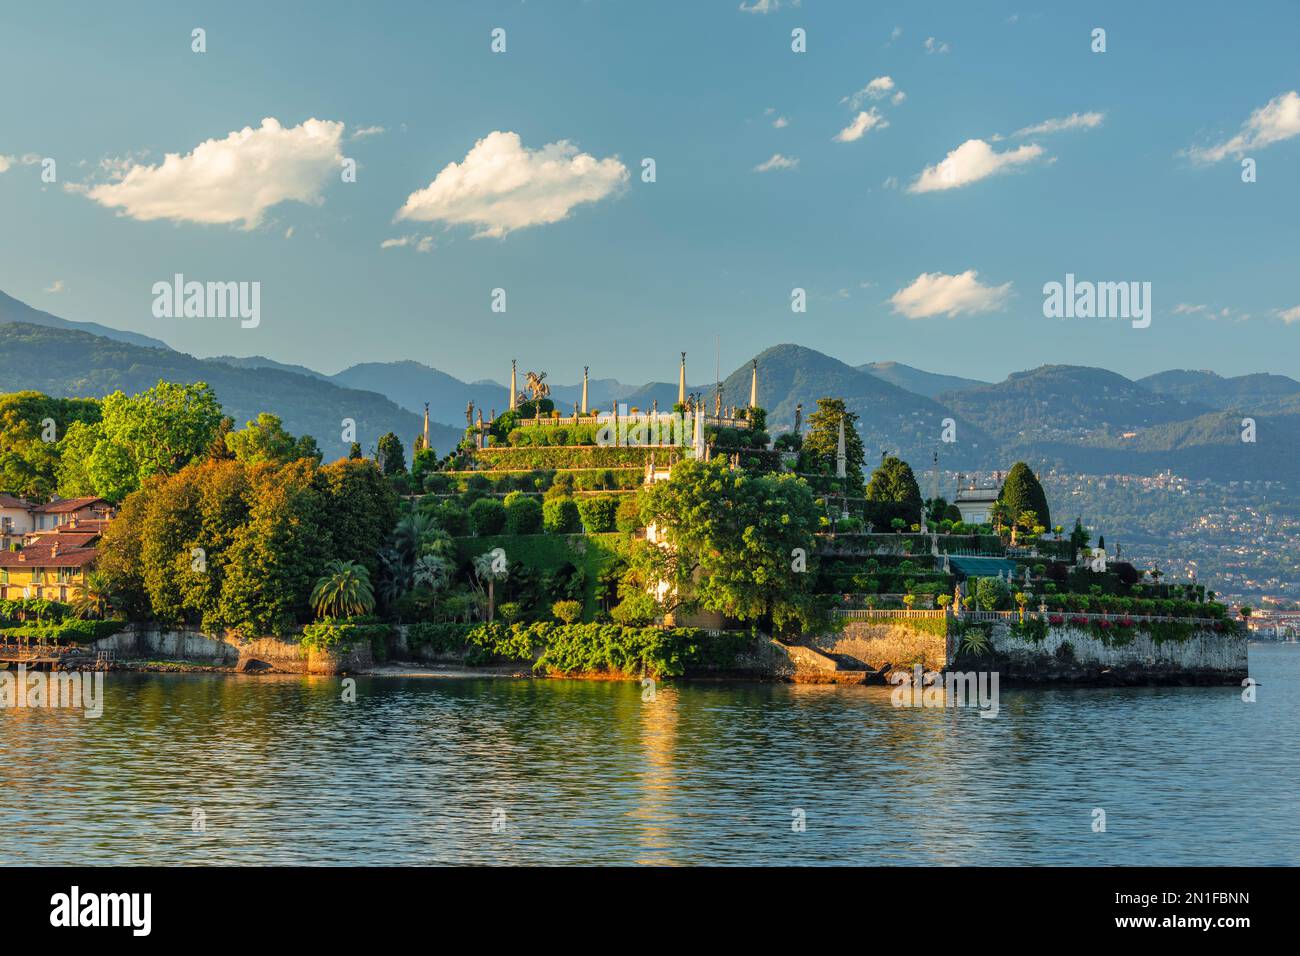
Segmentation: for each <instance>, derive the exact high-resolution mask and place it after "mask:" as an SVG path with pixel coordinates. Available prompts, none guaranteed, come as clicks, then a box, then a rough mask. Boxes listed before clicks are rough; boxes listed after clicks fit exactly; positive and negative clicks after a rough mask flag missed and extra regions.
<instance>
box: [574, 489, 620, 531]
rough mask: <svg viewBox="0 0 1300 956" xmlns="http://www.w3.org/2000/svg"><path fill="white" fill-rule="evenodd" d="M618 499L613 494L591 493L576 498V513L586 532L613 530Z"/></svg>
mask: <svg viewBox="0 0 1300 956" xmlns="http://www.w3.org/2000/svg"><path fill="white" fill-rule="evenodd" d="M618 504H619V503H618V499H617V498H615V497H614V496H613V495H592V496H590V497H587V498H579V499H578V515H579V516H580V517H581V518H582V526H583V527H584V528H586V529H587V533H588V534H603V533H605V532H607V531H613V530H614V520H615V515H616V514H617V513H618Z"/></svg>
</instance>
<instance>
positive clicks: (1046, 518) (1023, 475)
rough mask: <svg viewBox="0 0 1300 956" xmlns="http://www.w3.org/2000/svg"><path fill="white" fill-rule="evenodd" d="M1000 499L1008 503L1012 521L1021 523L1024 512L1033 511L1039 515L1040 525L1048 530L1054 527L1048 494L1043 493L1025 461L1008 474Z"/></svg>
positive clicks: (1014, 466)
mask: <svg viewBox="0 0 1300 956" xmlns="http://www.w3.org/2000/svg"><path fill="white" fill-rule="evenodd" d="M998 497H999V500H1001V501H1003V502H1005V503H1006V505H1007V510H1008V511H1009V512H1010V516H1011V520H1012V521H1019V520H1020V515H1021V514H1022V513H1023V512H1025V511H1032V512H1034V513H1035V514H1037V515H1038V523H1039V524H1041V525H1043V526H1044V527H1046V528H1050V527H1051V526H1052V516H1051V513H1050V512H1049V511H1048V508H1047V494H1046V493H1045V492H1044V491H1043V486H1042V485H1040V484H1039V483H1038V479H1037V478H1035V477H1034V473H1033V472H1032V471H1030V470H1029V466H1028V465H1026V464H1025V463H1024V462H1023V461H1018V462H1016V463H1015V464H1014V465H1012V466H1011V471H1010V472H1008V473H1007V480H1006V481H1005V482H1003V483H1002V493H1001V494H1000V495H999V496H998Z"/></svg>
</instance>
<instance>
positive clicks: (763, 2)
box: [740, 0, 801, 13]
mask: <svg viewBox="0 0 1300 956" xmlns="http://www.w3.org/2000/svg"><path fill="white" fill-rule="evenodd" d="M800 2H801V0H790V6H792V7H797V6H799V4H800ZM782 6H784V4H783V3H782V0H753V2H752V3H745V2H744V0H741V4H740V9H741V10H742V11H743V12H745V13H771V12H772V11H773V10H780V9H781V7H782Z"/></svg>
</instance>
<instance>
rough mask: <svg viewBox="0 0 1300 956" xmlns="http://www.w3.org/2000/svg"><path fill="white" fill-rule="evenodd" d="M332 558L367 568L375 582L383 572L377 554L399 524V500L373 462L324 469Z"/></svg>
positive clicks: (352, 462) (341, 463) (343, 462)
mask: <svg viewBox="0 0 1300 956" xmlns="http://www.w3.org/2000/svg"><path fill="white" fill-rule="evenodd" d="M319 481H320V483H321V487H322V490H323V492H324V494H325V496H326V500H327V508H328V512H329V517H328V521H327V525H328V527H327V531H326V533H327V535H328V541H329V553H330V556H331V557H335V558H338V559H340V560H342V561H355V562H357V563H358V564H361V565H364V566H365V568H366V570H367V571H368V572H369V573H370V575H371V578H370V579H371V581H374V580H375V575H376V574H377V573H378V571H379V561H378V557H377V552H378V551H379V549H380V548H382V547H383V545H384V542H385V541H386V540H387V539H388V536H389V535H390V534H391V533H392V530H393V526H394V525H395V524H397V510H398V498H397V495H396V494H395V493H394V492H393V489H392V486H391V485H389V483H388V482H387V481H386V480H384V477H383V475H381V474H380V473H379V469H378V468H377V467H376V466H375V463H374V462H373V461H367V460H366V459H364V458H362V459H351V458H344V459H340V460H339V461H335V462H331V463H330V464H328V465H325V466H323V467H322V468H321V469H320V471H319Z"/></svg>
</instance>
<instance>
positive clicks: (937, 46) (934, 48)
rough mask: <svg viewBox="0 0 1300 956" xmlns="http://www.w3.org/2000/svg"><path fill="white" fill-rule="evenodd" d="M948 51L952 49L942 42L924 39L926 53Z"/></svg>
mask: <svg viewBox="0 0 1300 956" xmlns="http://www.w3.org/2000/svg"><path fill="white" fill-rule="evenodd" d="M950 49H952V48H951V47H950V46H948V44H947V42H946V41H944V40H936V39H935V38H934V37H926V38H925V52H926V53H947V52H948V51H949V50H950Z"/></svg>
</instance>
